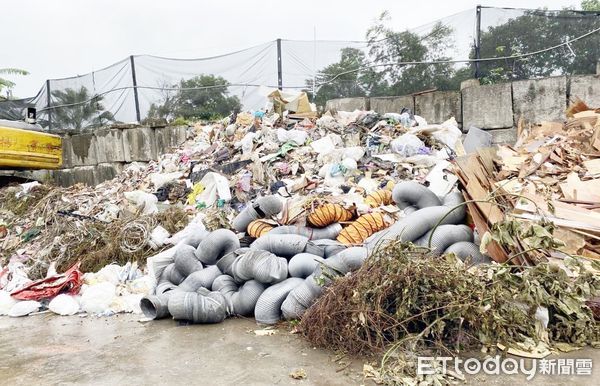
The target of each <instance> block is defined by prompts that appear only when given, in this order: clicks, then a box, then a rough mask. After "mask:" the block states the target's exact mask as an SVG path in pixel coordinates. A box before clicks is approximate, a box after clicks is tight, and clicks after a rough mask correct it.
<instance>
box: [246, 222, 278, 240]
mask: <svg viewBox="0 0 600 386" xmlns="http://www.w3.org/2000/svg"><path fill="white" fill-rule="evenodd" d="M273 228H274V226H273V225H272V224H270V223H268V222H266V221H265V220H260V219H259V220H254V221H252V222H251V223H250V224H248V228H247V229H248V235H249V236H251V237H255V238H259V237H260V236H264V235H265V234H267V233H268V232H269V231H270V230H271V229H273Z"/></svg>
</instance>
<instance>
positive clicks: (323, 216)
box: [306, 204, 354, 228]
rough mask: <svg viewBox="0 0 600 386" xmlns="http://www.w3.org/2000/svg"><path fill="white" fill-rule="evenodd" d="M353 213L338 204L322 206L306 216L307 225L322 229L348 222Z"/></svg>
mask: <svg viewBox="0 0 600 386" xmlns="http://www.w3.org/2000/svg"><path fill="white" fill-rule="evenodd" d="M352 217H354V213H353V212H352V211H351V210H348V209H346V208H344V207H343V206H341V205H340V204H324V205H321V206H319V207H318V208H317V209H315V210H314V211H313V212H312V213H310V214H309V215H308V217H307V218H306V220H307V221H308V224H309V225H311V226H314V227H317V228H323V227H326V226H327V225H330V224H333V223H334V222H340V221H350V220H352Z"/></svg>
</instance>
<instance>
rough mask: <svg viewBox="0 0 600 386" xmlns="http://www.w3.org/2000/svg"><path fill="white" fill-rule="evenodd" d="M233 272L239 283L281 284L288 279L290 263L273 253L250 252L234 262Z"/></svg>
mask: <svg viewBox="0 0 600 386" xmlns="http://www.w3.org/2000/svg"><path fill="white" fill-rule="evenodd" d="M231 272H232V274H233V275H232V276H233V277H234V278H235V280H236V281H238V282H244V281H248V280H252V279H254V280H257V281H259V282H261V283H264V284H271V283H279V282H280V281H283V280H285V279H286V278H287V275H288V262H287V260H286V259H284V258H283V257H278V256H276V255H274V254H272V253H271V252H267V251H260V250H250V251H247V252H246V253H244V254H243V255H240V256H238V257H237V258H236V259H235V260H234V261H233V263H232V265H231Z"/></svg>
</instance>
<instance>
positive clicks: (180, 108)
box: [148, 74, 241, 121]
mask: <svg viewBox="0 0 600 386" xmlns="http://www.w3.org/2000/svg"><path fill="white" fill-rule="evenodd" d="M228 86H229V82H228V81H227V80H225V79H224V78H222V77H220V76H215V75H204V74H202V75H198V76H195V77H193V78H191V79H188V80H181V82H179V84H178V85H175V86H173V87H179V88H180V90H179V91H178V92H177V93H176V94H175V95H174V96H172V95H170V94H166V95H165V96H164V97H163V99H162V103H161V104H153V105H151V106H150V110H149V111H148V118H152V119H157V118H158V119H160V118H163V119H167V120H169V121H170V120H172V119H173V118H176V117H177V118H178V117H181V118H184V119H214V118H219V117H224V116H227V115H229V114H230V113H231V112H232V111H234V110H240V109H241V103H240V100H239V99H238V97H237V96H229V90H228V89H227V88H228Z"/></svg>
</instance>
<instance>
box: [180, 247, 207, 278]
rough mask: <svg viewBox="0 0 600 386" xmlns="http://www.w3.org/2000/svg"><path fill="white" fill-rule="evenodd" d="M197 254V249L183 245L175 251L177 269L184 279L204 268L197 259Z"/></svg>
mask: <svg viewBox="0 0 600 386" xmlns="http://www.w3.org/2000/svg"><path fill="white" fill-rule="evenodd" d="M195 252H196V248H194V247H192V246H190V245H181V246H179V248H177V250H176V251H175V268H176V269H177V271H178V272H179V273H181V275H183V276H184V277H188V276H189V275H190V274H191V273H192V272H196V271H199V270H201V269H202V268H204V267H203V266H202V263H201V262H199V261H198V259H197V258H196V254H195Z"/></svg>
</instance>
